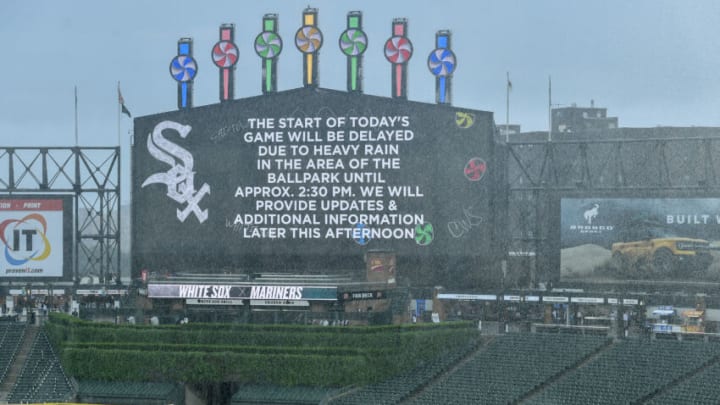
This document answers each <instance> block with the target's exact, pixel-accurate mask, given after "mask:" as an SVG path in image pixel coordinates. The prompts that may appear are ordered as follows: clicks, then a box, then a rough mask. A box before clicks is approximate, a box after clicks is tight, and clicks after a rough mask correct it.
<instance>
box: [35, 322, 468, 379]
mask: <svg viewBox="0 0 720 405" xmlns="http://www.w3.org/2000/svg"><path fill="white" fill-rule="evenodd" d="M45 328H46V332H47V334H48V336H49V337H50V339H51V341H52V342H53V344H54V345H56V348H57V350H58V352H59V353H61V359H62V362H63V366H64V367H65V369H66V370H67V371H68V372H69V373H70V374H71V375H73V376H74V377H75V378H78V379H94V380H105V381H183V382H192V383H203V382H217V381H238V382H242V383H261V384H277V385H307V386H343V385H348V384H358V385H362V384H366V383H370V382H374V381H378V380H382V379H386V378H388V377H390V376H392V375H394V374H397V373H400V372H403V371H405V370H408V369H410V368H412V367H415V366H417V365H419V364H422V363H423V362H426V361H428V360H431V359H432V358H435V357H437V356H439V355H442V354H443V353H445V352H449V351H453V350H457V349H458V348H462V347H467V345H468V344H472V343H473V342H475V341H476V339H477V338H478V335H477V330H475V329H474V327H473V325H472V324H471V323H447V324H441V325H433V324H424V325H403V326H397V325H389V326H369V327H323V326H303V325H248V324H187V325H168V326H144V325H142V326H140V325H122V326H118V325H112V324H100V323H92V322H86V321H81V320H78V319H76V318H73V317H69V316H64V315H57V314H53V316H51V317H50V321H49V322H47V323H46V324H45Z"/></svg>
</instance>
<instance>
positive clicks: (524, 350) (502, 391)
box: [409, 334, 609, 404]
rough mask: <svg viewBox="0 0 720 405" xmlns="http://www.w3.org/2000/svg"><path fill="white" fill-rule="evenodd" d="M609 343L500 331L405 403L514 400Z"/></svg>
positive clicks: (496, 402)
mask: <svg viewBox="0 0 720 405" xmlns="http://www.w3.org/2000/svg"><path fill="white" fill-rule="evenodd" d="M608 344H609V341H608V340H607V339H606V338H603V337H596V336H579V335H546V334H532V335H528V334H509V335H504V336H499V337H497V338H496V339H495V340H494V341H493V342H492V343H491V344H490V345H488V347H487V348H486V349H485V350H482V351H479V352H478V353H477V354H476V355H474V356H473V357H471V358H470V359H469V360H468V361H467V362H465V363H464V364H463V365H462V366H461V367H459V368H458V369H456V370H454V372H453V373H451V374H449V375H447V376H445V377H444V378H443V379H441V380H439V381H437V382H436V383H435V384H432V385H431V386H429V387H427V389H425V390H424V391H422V392H421V393H419V394H418V395H417V396H416V397H415V398H413V400H412V401H410V402H409V403H412V404H438V403H483V404H506V403H509V402H514V401H517V400H519V399H520V398H522V397H523V396H525V395H526V394H528V393H529V392H531V391H532V390H534V389H536V388H538V387H540V386H541V385H542V384H543V383H545V382H546V381H548V380H550V379H551V378H553V377H554V376H557V375H559V374H561V373H564V372H566V371H567V370H569V369H572V368H573V367H576V366H577V364H579V363H580V362H581V361H583V359H585V358H587V357H588V356H590V355H591V354H592V353H594V352H596V351H597V350H599V349H600V348H602V347H603V346H606V345H608Z"/></svg>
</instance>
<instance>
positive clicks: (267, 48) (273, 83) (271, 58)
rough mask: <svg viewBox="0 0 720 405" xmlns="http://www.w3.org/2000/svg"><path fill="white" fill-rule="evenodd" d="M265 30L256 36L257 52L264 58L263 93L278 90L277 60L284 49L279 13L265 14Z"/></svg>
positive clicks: (263, 27) (263, 25) (263, 23)
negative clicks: (279, 26)
mask: <svg viewBox="0 0 720 405" xmlns="http://www.w3.org/2000/svg"><path fill="white" fill-rule="evenodd" d="M262 29H263V31H262V32H261V33H260V34H258V36H257V37H255V53H256V54H257V55H258V56H259V57H260V58H262V82H261V83H260V88H261V89H262V92H263V94H270V93H275V92H276V91H277V73H276V72H277V60H278V56H280V52H281V51H282V45H283V44H282V39H281V38H280V34H278V16H277V14H265V15H264V16H263V22H262Z"/></svg>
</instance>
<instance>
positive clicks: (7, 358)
mask: <svg viewBox="0 0 720 405" xmlns="http://www.w3.org/2000/svg"><path fill="white" fill-rule="evenodd" d="M24 336H25V323H20V322H2V323H0V383H2V382H4V381H5V377H6V376H7V373H8V371H10V367H11V366H12V363H13V361H14V360H15V356H17V352H18V349H19V348H20V343H21V342H22V340H23V337H24Z"/></svg>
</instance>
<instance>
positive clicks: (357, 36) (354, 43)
mask: <svg viewBox="0 0 720 405" xmlns="http://www.w3.org/2000/svg"><path fill="white" fill-rule="evenodd" d="M339 45H340V50H341V51H342V53H344V54H345V56H347V90H348V92H354V93H362V55H363V53H365V50H366V49H367V46H368V39H367V35H365V32H364V31H363V30H362V12H360V11H351V12H349V13H348V15H347V29H346V30H345V31H343V33H342V34H341V35H340V39H339Z"/></svg>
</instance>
